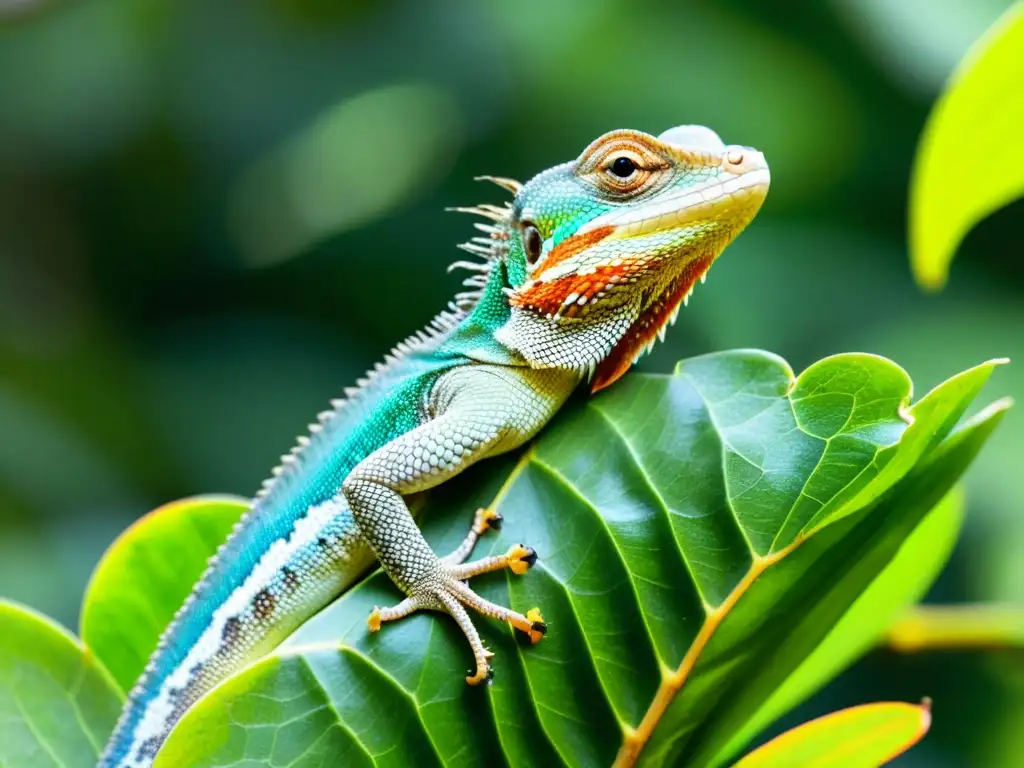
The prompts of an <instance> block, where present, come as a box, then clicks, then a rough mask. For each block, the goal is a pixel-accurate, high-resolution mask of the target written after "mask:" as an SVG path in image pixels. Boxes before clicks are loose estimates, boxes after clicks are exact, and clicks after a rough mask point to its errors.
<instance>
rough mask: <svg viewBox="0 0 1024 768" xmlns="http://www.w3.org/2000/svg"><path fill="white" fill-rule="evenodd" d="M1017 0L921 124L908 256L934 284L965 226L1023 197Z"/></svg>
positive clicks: (1021, 44)
mask: <svg viewBox="0 0 1024 768" xmlns="http://www.w3.org/2000/svg"><path fill="white" fill-rule="evenodd" d="M1022 50H1024V3H1022V2H1017V3H1014V4H1013V5H1012V6H1011V7H1010V9H1009V10H1008V11H1007V12H1006V13H1005V14H1004V15H1003V17H1002V18H1001V19H1000V20H999V21H997V22H996V23H995V25H994V26H993V27H992V29H990V30H989V31H988V33H987V34H985V35H984V36H983V37H982V38H981V39H980V40H978V42H976V43H975V45H974V47H973V48H972V49H971V51H970V52H969V53H968V55H967V56H966V58H965V59H964V60H963V61H962V62H961V64H960V66H959V68H958V69H957V71H956V73H955V74H954V75H953V77H952V79H951V80H950V82H949V84H948V85H947V87H946V91H945V93H944V94H943V96H942V97H941V99H940V100H939V102H938V104H937V105H936V106H935V109H934V110H933V112H932V114H931V116H930V117H929V118H928V123H927V125H926V126H925V129H924V133H923V135H922V137H921V143H920V145H919V147H918V151H917V158H916V160H915V163H914V165H915V167H914V175H913V180H912V182H911V189H910V254H911V262H912V264H913V267H914V272H915V274H916V275H917V279H918V281H919V282H920V283H921V284H922V285H925V286H927V287H932V288H938V287H941V286H942V284H943V283H945V281H946V274H947V271H948V269H949V262H950V261H952V259H953V254H954V253H955V251H956V249H957V246H958V245H960V242H961V240H963V238H964V236H965V235H966V234H967V233H968V231H970V229H971V227H973V226H974V225H975V224H977V223H978V222H979V221H981V220H982V219H983V218H985V217H986V216H988V215H989V214H990V213H993V212H994V211H996V210H998V209H999V208H1002V207H1003V206H1004V205H1006V204H1007V203H1010V202H1012V201H1013V200H1015V199H1017V198H1018V197H1020V196H1021V195H1024V157H1021V155H1020V153H1018V152H1015V151H1013V150H1011V149H1009V147H1010V146H1014V145H1015V142H1014V137H1016V136H1020V135H1021V131H1022V130H1024V88H1022V87H1021V83H1022V82H1024V56H1022V55H1021V51H1022Z"/></svg>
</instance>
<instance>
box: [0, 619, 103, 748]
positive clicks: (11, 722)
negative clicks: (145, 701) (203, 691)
mask: <svg viewBox="0 0 1024 768" xmlns="http://www.w3.org/2000/svg"><path fill="white" fill-rule="evenodd" d="M120 710H121V697H120V693H119V692H118V690H117V686H116V685H115V684H114V681H113V680H111V678H110V675H109V673H107V671H106V670H105V669H104V668H103V666H102V665H101V664H100V663H99V661H98V660H97V659H96V657H95V656H94V655H93V654H91V653H90V652H89V651H88V650H87V649H86V648H85V647H84V646H82V645H81V643H79V642H78V641H77V640H76V639H75V638H74V637H72V636H71V634H69V633H68V632H67V630H65V629H64V628H63V627H60V626H58V625H57V624H55V623H53V622H52V621H50V620H49V619H47V618H45V617H43V616H40V615H39V614H37V613H35V612H34V611H31V610H29V609H27V608H23V607H21V606H19V605H16V604H14V603H10V602H7V601H5V600H0V768H37V767H38V768H51V766H61V767H62V768H74V766H82V768H92V767H93V766H94V765H96V759H97V758H98V757H99V753H100V750H101V749H102V747H103V743H104V741H105V740H106V738H107V734H109V733H110V731H111V730H112V729H113V727H114V722H115V721H116V720H117V715H118V713H119V712H120Z"/></svg>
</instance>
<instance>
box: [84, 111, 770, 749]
mask: <svg viewBox="0 0 1024 768" xmlns="http://www.w3.org/2000/svg"><path fill="white" fill-rule="evenodd" d="M485 178H488V179H490V180H492V181H495V182H496V183H498V184H499V185H501V186H503V187H505V188H506V189H508V190H510V191H512V192H513V193H514V194H515V198H514V200H513V202H512V203H511V204H510V205H507V206H505V207H498V206H492V205H482V206H479V207H476V208H470V209H460V210H466V211H469V212H472V213H476V214H479V215H481V216H484V217H485V218H487V219H489V220H490V223H488V224H483V225H478V227H479V228H480V229H482V230H483V231H484V233H485V236H484V237H477V238H474V239H473V241H471V242H470V243H467V244H465V245H464V246H463V247H464V248H465V249H466V250H468V251H470V252H472V253H474V254H475V255H477V256H479V257H482V260H481V261H479V262H458V263H457V265H458V266H463V267H466V268H468V269H471V270H473V271H474V273H475V274H474V275H473V276H472V277H470V278H469V279H468V280H467V281H466V284H467V286H468V287H469V288H471V290H470V291H467V292H464V293H461V294H459V295H457V296H456V300H455V302H453V303H452V305H451V306H450V308H449V310H447V311H445V312H442V313H441V314H440V315H438V316H437V317H436V318H435V319H434V321H433V323H432V324H431V325H430V326H429V327H428V329H427V330H425V331H422V332H420V333H418V334H416V335H414V336H412V337H410V338H409V339H407V340H406V341H405V342H403V343H401V344H399V345H398V347H396V348H395V350H393V352H392V354H391V355H389V356H388V357H387V358H386V359H385V361H384V362H383V363H381V364H379V365H378V366H377V368H376V369H375V370H374V371H373V372H371V373H370V375H369V376H368V377H367V378H366V379H364V380H362V381H361V382H360V383H359V387H357V388H354V389H351V390H348V391H346V398H345V399H344V400H339V401H335V402H334V403H332V405H333V408H332V410H329V411H325V412H324V413H322V414H321V415H320V417H319V419H318V421H317V422H316V423H315V424H313V425H311V428H310V431H311V434H310V436H309V437H308V438H300V441H299V445H298V446H296V448H295V449H294V450H293V451H292V453H290V454H288V455H287V456H285V457H284V460H283V462H282V465H281V467H280V468H279V469H278V470H276V471H275V474H274V477H272V478H271V479H270V480H268V481H267V482H266V483H265V485H264V489H263V490H262V491H261V493H260V494H259V495H258V496H257V498H256V499H255V501H254V503H253V506H252V508H251V510H250V511H249V513H248V514H247V515H246V516H245V517H244V518H243V519H242V520H241V522H240V523H239V524H238V525H237V526H236V528H235V530H234V531H233V533H232V534H231V536H230V537H229V539H228V541H227V542H226V543H225V544H224V545H223V546H222V547H221V549H220V550H219V551H218V554H217V555H216V557H215V558H213V559H212V560H211V562H210V564H209V566H208V568H207V571H206V573H205V574H204V575H203V577H202V579H201V580H200V582H199V583H198V584H197V585H196V587H195V588H194V590H193V592H192V594H191V596H190V597H189V598H188V600H187V601H186V602H185V604H184V605H183V606H182V608H181V610H180V611H179V612H178V614H177V615H176V617H175V619H174V621H173V622H172V623H171V625H170V626H169V627H168V629H167V630H166V631H165V633H164V635H163V636H162V638H161V640H160V643H159V645H158V647H157V649H156V651H155V652H154V654H153V656H152V657H151V659H150V662H149V664H148V666H147V668H146V670H145V672H144V673H143V675H142V677H141V678H140V680H139V681H138V683H137V684H136V686H135V688H134V689H133V690H132V692H131V694H130V696H129V699H128V701H127V703H126V705H125V708H124V711H123V713H122V716H121V719H120V720H119V722H118V725H117V728H116V729H115V732H114V734H113V736H112V737H111V740H110V742H109V743H108V745H107V748H106V750H105V751H104V753H103V755H102V756H101V759H100V767H101V768H115V766H116V767H117V768H126V767H127V766H135V767H142V766H148V765H151V764H152V761H153V759H154V758H155V756H156V753H157V751H158V749H159V747H160V745H161V744H162V743H163V741H164V739H165V738H166V736H167V734H168V733H169V732H170V729H171V728H172V727H173V725H174V723H176V722H177V721H178V720H179V719H180V718H181V716H182V715H183V714H184V712H185V711H186V710H187V709H188V708H189V707H190V706H191V705H192V704H193V703H195V702H196V701H197V700H198V699H199V698H200V697H201V696H202V695H203V694H205V693H206V692H207V691H209V690H210V689H211V688H213V687H214V686H215V685H216V684H217V683H219V682H220V681H222V680H224V679H225V678H227V677H228V676H230V675H231V674H233V673H234V672H236V671H238V670H239V669H241V668H242V667H243V666H245V665H246V664H247V663H249V662H251V661H253V660H254V659H256V658H259V657H260V656H262V655H265V654H266V653H267V652H269V651H270V650H272V649H273V648H274V647H275V646H276V645H278V644H279V643H280V642H282V641H283V640H284V639H285V638H286V637H287V636H288V635H289V634H290V633H291V632H292V631H294V630H295V629H296V628H297V627H298V626H299V625H300V624H302V623H303V622H304V621H306V620H307V619H308V618H310V617H311V616H312V615H313V614H315V613H316V612H317V611H319V610H320V609H321V608H323V607H324V606H325V605H327V604H328V603H329V602H330V601H331V600H333V599H335V598H336V597H337V596H338V595H339V594H340V593H341V592H343V591H344V590H345V589H346V588H347V587H348V586H349V585H351V584H352V583H353V582H354V581H355V580H356V579H357V578H358V577H359V576H360V575H361V574H362V573H363V572H365V571H366V569H367V568H368V567H369V566H370V565H372V563H373V562H374V561H377V562H379V563H380V565H381V566H382V567H383V569H384V571H385V572H386V573H387V574H388V575H389V576H390V577H391V578H392V580H393V581H394V582H395V584H396V585H397V586H398V587H399V588H400V589H401V590H402V591H403V592H404V593H405V594H406V598H405V599H404V600H403V601H401V602H400V603H399V604H398V605H397V606H394V607H390V608H377V609H374V611H373V613H372V614H371V616H370V628H371V630H377V629H379V628H380V625H381V623H382V622H385V621H391V620H396V619H399V618H401V617H403V616H405V615H408V614H409V613H412V612H413V611H415V610H419V609H433V610H438V611H443V612H446V613H449V614H450V615H451V616H452V617H453V618H454V619H455V620H456V622H457V623H458V624H459V626H460V627H461V629H462V630H463V632H464V633H465V635H466V637H467V639H468V641H469V643H470V646H471V648H472V651H473V655H474V659H475V664H476V667H475V670H474V671H473V672H472V674H471V675H470V676H469V677H467V681H468V682H470V683H478V682H481V681H483V680H486V679H487V678H488V677H489V675H490V665H489V657H490V655H491V654H490V653H489V652H488V651H487V650H486V649H485V648H484V646H483V644H482V643H481V641H480V638H479V635H478V634H477V632H476V630H475V628H474V626H473V623H472V621H471V619H470V617H469V614H468V613H467V610H466V609H467V608H470V609H473V610H475V611H477V612H480V613H483V614H485V615H488V616H492V617H494V618H498V619H501V620H505V621H509V622H510V623H511V624H512V626H514V627H515V628H516V629H519V630H521V631H523V632H525V633H527V634H528V635H529V636H530V637H531V639H532V640H533V641H534V642H536V641H537V640H539V639H540V637H541V636H542V635H543V633H544V631H545V629H546V628H545V626H544V624H543V621H542V619H541V617H540V613H539V612H538V611H530V612H529V613H528V614H527V615H525V616H524V615H522V614H519V613H517V612H514V611H511V610H508V609H506V608H503V607H501V606H498V605H495V604H492V603H490V602H488V601H485V600H483V599H482V598H480V597H478V596H477V595H476V594H475V593H474V592H473V591H472V590H471V589H470V588H469V587H468V586H467V584H466V580H468V579H469V578H471V577H472V576H475V575H477V574H480V573H486V572H488V571H493V570H498V569H500V568H510V569H511V570H512V571H513V572H514V573H517V574H518V573H522V572H525V570H526V569H527V568H528V566H529V565H531V564H532V563H533V562H534V561H535V559H536V554H535V553H534V552H533V551H532V550H531V549H529V548H528V547H525V546H523V545H517V546H515V547H513V548H512V549H511V550H509V552H508V553H507V554H506V555H503V556H499V557H491V558H485V559H483V560H480V561H476V562H472V563H466V562H464V561H465V560H466V558H467V557H468V555H469V554H470V552H471V551H472V548H473V545H474V543H475V541H476V539H477V537H478V536H479V535H481V534H482V533H484V532H485V531H486V530H487V528H488V526H489V525H490V526H495V527H496V523H497V521H496V520H493V519H491V518H490V517H489V515H488V513H486V512H485V511H483V510H482V511H481V512H480V513H478V514H477V519H476V520H475V521H474V523H473V526H472V528H471V529H470V532H469V534H468V536H467V538H466V540H465V542H464V543H463V545H462V546H460V547H459V548H458V549H457V550H456V551H455V552H453V553H451V554H450V555H448V556H447V557H444V558H439V557H438V556H437V555H435V554H434V553H433V551H432V550H431V549H430V547H429V545H428V544H427V542H426V540H425V539H424V538H423V536H422V534H421V533H420V531H419V529H418V527H417V526H416V524H415V521H414V519H413V517H412V515H411V514H410V511H409V509H408V507H407V506H406V503H405V501H404V497H405V496H407V495H409V494H412V493H415V492H418V491H422V490H427V489H429V488H431V487H434V486H436V485H438V484H439V483H441V482H444V481H445V480H447V479H449V478H450V477H452V476H454V475H456V474H458V473H459V472H460V471H462V470H463V469H465V468H466V467H468V466H469V465H471V464H473V463H475V462H476V461H479V460H481V459H483V458H486V457H488V456H494V455H496V454H499V453H502V452H505V451H509V450H512V449H514V448H516V447H518V446H520V445H522V444H523V443H524V442H526V441H527V440H529V439H530V438H531V437H533V436H534V435H535V434H536V433H537V432H538V431H539V430H540V429H541V428H542V427H543V426H544V424H545V423H546V422H547V421H548V420H549V419H550V418H551V416H552V415H554V413H555V412H556V411H557V410H558V408H559V407H560V406H561V405H562V403H564V402H565V400H566V399H568V397H569V396H570V395H571V394H572V392H573V390H574V389H575V388H576V387H577V385H578V384H579V383H580V382H581V380H583V379H589V380H590V381H591V386H592V389H593V390H594V391H596V390H598V389H601V388H603V387H605V386H608V385H609V384H611V383H612V382H613V381H615V380H616V379H617V378H618V377H619V376H621V375H622V374H623V373H625V371H626V370H628V368H629V367H630V365H631V364H632V363H633V362H634V360H635V359H636V358H638V357H639V356H640V355H641V354H642V353H643V352H644V351H645V350H647V349H649V348H650V347H651V346H653V344H654V343H655V341H656V340H657V339H658V338H659V337H660V336H662V335H663V333H664V330H665V327H666V326H667V325H668V324H670V322H672V321H673V320H674V318H675V314H676V312H677V311H678V309H679V307H680V305H681V304H682V303H685V301H686V299H687V298H688V296H689V294H690V292H691V291H692V290H693V286H694V284H695V283H696V282H697V280H698V279H703V277H704V275H705V274H706V272H707V270H708V269H709V268H710V266H711V263H712V262H713V261H714V259H715V258H716V257H717V256H718V255H719V254H720V253H721V251H722V249H724V248H725V246H726V245H727V244H728V243H729V242H730V241H731V240H732V239H733V238H734V237H735V236H736V235H737V234H738V233H739V232H740V231H741V230H742V229H743V227H745V226H746V224H747V223H749V221H750V220H751V219H753V217H754V216H755V215H756V213H757V211H758V209H759V208H760V206H761V203H762V202H763V200H764V197H765V195H766V193H767V190H768V183H769V176H768V168H767V165H766V163H765V162H764V158H763V156H762V155H761V154H760V153H759V152H757V151H756V150H752V149H750V148H748V147H738V146H726V145H724V144H723V143H722V141H721V140H720V139H719V138H718V136H717V135H716V134H714V133H713V132H712V131H710V130H709V129H706V128H702V127H699V126H682V127H679V128H674V129H672V130H670V131H667V132H666V133H664V134H662V135H661V136H660V137H657V138H656V137H653V136H649V135H647V134H643V133H640V132H637V131H613V132H611V133H608V134H605V135H604V136H602V137H600V138H599V139H597V140H595V141H594V142H593V143H591V145H590V146H588V147H587V148H586V149H585V150H584V151H583V153H582V154H581V155H580V156H579V158H577V159H576V160H574V161H572V162H569V163H565V164H562V165H559V166H556V167H554V168H551V169H549V170H547V171H545V172H543V173H541V174H539V175H538V176H537V177H535V178H534V179H533V180H531V181H530V182H528V183H527V184H525V185H520V184H519V183H518V182H513V181H511V180H508V179H495V178H491V177H485Z"/></svg>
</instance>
